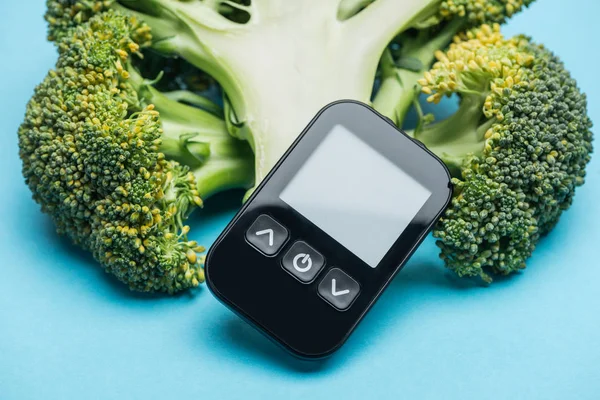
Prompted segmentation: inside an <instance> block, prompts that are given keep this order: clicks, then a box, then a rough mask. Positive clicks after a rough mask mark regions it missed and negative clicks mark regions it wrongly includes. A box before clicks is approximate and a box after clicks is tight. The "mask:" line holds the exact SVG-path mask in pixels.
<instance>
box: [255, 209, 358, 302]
mask: <svg viewBox="0 0 600 400" xmlns="http://www.w3.org/2000/svg"><path fill="white" fill-rule="evenodd" d="M289 237H290V233H289V231H288V230H287V228H285V227H284V226H283V225H281V224H280V223H279V222H277V221H275V220H274V219H273V218H271V217H270V216H268V215H266V214H262V215H260V216H259V217H258V218H257V219H256V220H255V221H254V223H252V225H251V226H250V228H248V230H247V231H246V241H247V242H248V243H249V244H250V245H251V246H252V247H254V248H255V249H256V250H258V251H259V252H260V253H262V254H263V255H265V256H268V257H271V256H275V255H276V254H277V253H278V252H279V251H280V250H281V249H282V248H283V246H284V245H285V243H286V242H287V241H288V239H289ZM281 267H282V268H283V269H284V270H285V271H286V272H288V273H289V274H290V275H292V276H293V277H294V278H296V279H297V280H298V281H300V282H301V283H303V284H310V283H312V282H313V281H314V280H315V278H316V277H317V275H319V273H320V272H321V271H322V270H323V268H324V267H325V257H323V255H322V254H321V253H319V252H318V251H317V250H315V249H314V248H313V247H312V246H311V245H309V244H308V243H306V242H304V241H302V240H298V241H296V242H295V243H294V244H293V245H292V246H291V247H290V248H289V249H288V250H287V251H286V252H285V255H284V256H283V257H282V258H281ZM317 292H318V294H319V296H320V297H321V298H322V299H323V300H325V301H326V302H327V303H328V304H330V305H331V306H332V307H333V308H335V309H336V310H338V311H345V310H347V309H348V308H350V306H351V305H352V303H353V302H354V300H355V299H356V298H357V297H358V294H359V292H360V285H359V283H358V282H357V281H355V280H354V279H352V278H351V277H350V276H349V275H348V274H346V273H345V272H344V271H342V270H341V269H339V268H332V269H330V270H329V271H328V272H327V274H326V275H325V277H324V278H323V279H322V280H321V281H320V282H319V284H318V287H317Z"/></svg>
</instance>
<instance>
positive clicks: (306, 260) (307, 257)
mask: <svg viewBox="0 0 600 400" xmlns="http://www.w3.org/2000/svg"><path fill="white" fill-rule="evenodd" d="M300 259H302V261H301V263H302V264H303V265H305V266H303V267H301V266H299V265H298V261H299V260H300ZM311 268H312V259H311V258H310V254H306V253H299V254H296V257H294V269H295V270H296V271H298V272H308V271H310V269H311Z"/></svg>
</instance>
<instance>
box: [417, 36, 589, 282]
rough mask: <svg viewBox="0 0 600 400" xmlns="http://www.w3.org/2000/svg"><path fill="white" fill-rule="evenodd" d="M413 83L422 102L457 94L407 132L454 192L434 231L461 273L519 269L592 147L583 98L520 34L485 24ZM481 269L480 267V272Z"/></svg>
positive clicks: (559, 67)
mask: <svg viewBox="0 0 600 400" xmlns="http://www.w3.org/2000/svg"><path fill="white" fill-rule="evenodd" d="M436 56H437V59H438V61H437V62H436V63H435V65H434V66H433V68H432V69H431V70H430V71H429V72H427V73H426V74H425V76H424V78H422V79H421V80H420V81H419V83H420V85H421V86H422V91H423V93H425V94H427V95H428V96H429V97H428V101H430V102H433V103H437V102H439V101H440V99H441V98H442V97H443V96H449V95H452V94H457V95H459V96H460V106H459V108H458V110H457V111H456V113H454V114H453V115H452V116H451V117H449V118H447V119H445V120H443V121H440V122H438V123H434V124H431V123H430V124H427V121H426V120H427V118H425V121H424V122H425V123H422V124H420V125H419V126H418V127H417V128H416V129H415V130H414V131H412V132H411V134H412V135H413V137H414V138H415V139H417V140H420V141H421V142H423V143H424V144H425V145H427V147H428V148H429V149H430V150H432V151H433V152H434V153H436V154H437V155H438V156H439V157H440V158H441V159H442V160H443V161H444V162H445V163H446V165H447V166H448V167H449V168H450V169H451V171H452V173H453V176H454V179H453V182H454V185H455V195H454V197H453V200H452V204H451V207H450V208H449V210H448V211H447V212H446V214H445V216H444V217H443V218H442V219H441V221H440V222H439V224H438V226H437V227H436V229H435V230H434V236H435V237H437V238H438V242H437V243H438V245H439V246H440V248H441V257H442V258H443V259H444V260H445V262H446V265H447V266H448V267H449V268H451V269H452V270H453V271H455V272H457V273H458V274H459V275H460V276H465V275H467V276H480V277H481V278H483V279H484V280H485V281H487V282H490V281H491V277H490V275H489V274H488V272H492V273H496V274H503V275H507V274H510V273H512V272H514V271H518V270H521V269H523V268H524V267H525V261H526V259H527V258H528V257H529V256H530V255H531V252H532V251H533V250H534V248H535V246H536V244H537V243H538V241H539V239H540V237H541V236H543V235H544V234H546V233H548V232H549V231H550V230H551V229H552V228H553V227H554V225H555V224H556V223H557V221H558V219H559V217H560V215H561V213H562V212H563V211H564V210H566V209H567V208H569V206H570V205H571V202H572V200H573V196H574V194H575V188H576V187H577V186H580V185H582V184H583V182H584V176H585V167H586V164H587V163H588V162H589V160H590V154H591V152H592V133H591V131H590V128H591V126H592V124H591V122H590V119H589V118H588V116H587V109H586V108H587V103H586V96H585V95H584V94H582V93H581V92H580V90H579V88H578V87H577V84H576V82H575V80H574V79H573V78H571V76H570V75H569V73H568V72H567V71H566V70H565V67H564V65H563V64H562V63H561V62H560V60H559V59H558V58H557V57H556V56H554V55H553V54H552V53H551V52H550V51H548V50H547V49H545V48H544V47H543V46H540V45H536V44H535V43H533V42H532V41H531V40H530V39H529V38H528V37H525V36H516V37H513V38H504V37H503V35H502V34H501V33H500V29H499V26H498V25H494V26H489V25H484V26H482V27H481V28H479V29H476V30H474V31H471V32H467V33H465V34H462V35H461V36H460V37H457V38H456V42H455V43H453V44H452V45H451V46H450V48H449V49H448V50H447V51H446V52H438V53H437V55H436ZM486 271H487V272H486Z"/></svg>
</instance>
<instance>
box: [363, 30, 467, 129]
mask: <svg viewBox="0 0 600 400" xmlns="http://www.w3.org/2000/svg"><path fill="white" fill-rule="evenodd" d="M464 23H465V21H464V19H462V18H456V19H454V20H452V21H451V22H450V23H448V24H446V26H445V27H444V28H443V29H442V30H440V31H439V32H437V33H436V34H435V35H434V36H433V37H431V32H430V30H428V29H424V30H421V31H419V33H418V34H417V35H416V36H415V37H409V36H408V35H401V36H400V37H399V38H398V42H399V43H400V45H401V46H402V48H401V51H400V56H399V58H400V60H399V61H400V62H401V61H402V60H403V59H406V60H411V61H417V62H416V63H414V62H413V64H414V65H419V68H416V69H406V68H402V67H397V66H396V65H395V61H394V59H393V58H392V55H391V52H390V51H389V49H388V50H386V52H385V53H384V55H383V57H382V60H381V63H382V64H381V66H382V71H383V76H382V81H381V86H380V87H379V90H378V92H377V95H376V96H375V99H374V100H373V106H374V107H375V109H376V110H377V111H379V112H380V113H381V114H383V115H385V116H386V117H388V118H390V119H392V120H393V121H394V122H395V123H396V125H398V126H400V127H402V123H403V122H404V119H405V118H406V114H407V113H408V110H409V109H410V107H411V105H412V104H413V102H414V100H415V99H416V98H417V96H418V95H419V89H418V85H417V81H418V80H419V79H421V78H422V77H423V74H424V73H425V71H428V70H429V69H430V68H431V65H432V64H433V62H434V61H435V52H436V51H438V50H442V49H444V48H446V46H448V44H449V43H450V42H451V41H452V38H453V37H454V36H455V35H456V34H457V33H458V32H459V31H460V30H461V29H462V28H463V26H464Z"/></svg>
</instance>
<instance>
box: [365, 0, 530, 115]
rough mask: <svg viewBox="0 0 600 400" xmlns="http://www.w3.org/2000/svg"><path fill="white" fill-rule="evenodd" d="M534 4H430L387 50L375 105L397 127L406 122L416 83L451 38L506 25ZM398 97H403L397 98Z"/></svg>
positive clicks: (477, 0)
mask: <svg viewBox="0 0 600 400" xmlns="http://www.w3.org/2000/svg"><path fill="white" fill-rule="evenodd" d="M533 1H534V0H444V1H429V2H426V3H427V7H424V8H423V10H422V11H421V13H420V14H418V15H417V17H416V18H414V19H413V20H412V21H411V25H410V27H409V28H408V29H405V30H404V31H403V32H401V33H400V34H399V35H398V36H397V37H396V38H395V39H394V40H393V41H392V42H391V43H390V46H388V49H386V51H385V52H384V54H383V57H382V59H381V64H380V80H381V85H380V89H379V90H378V92H377V95H376V96H375V98H374V100H373V105H374V107H375V108H376V109H377V111H379V112H380V113H382V114H384V115H386V116H387V117H389V118H390V119H392V120H393V121H394V122H396V123H401V122H402V121H404V119H405V117H406V114H407V112H408V111H409V109H410V107H411V106H412V104H413V102H414V100H415V97H416V96H417V95H418V93H419V88H418V85H417V80H419V79H420V78H421V77H422V76H423V74H424V73H425V72H426V71H428V70H429V69H430V68H431V65H432V64H433V62H434V61H435V52H436V51H438V50H444V49H445V48H446V47H447V46H448V45H449V44H450V42H451V41H452V38H453V37H454V36H455V35H457V34H459V33H461V32H464V31H466V30H469V29H473V28H477V27H479V26H481V25H483V24H489V25H491V24H495V23H504V22H505V21H506V20H507V19H509V18H510V17H512V16H513V15H514V14H515V13H517V12H519V11H522V10H523V9H524V8H526V7H528V6H529V5H530V4H531V3H533ZM398 93H401V95H400V97H398Z"/></svg>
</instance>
